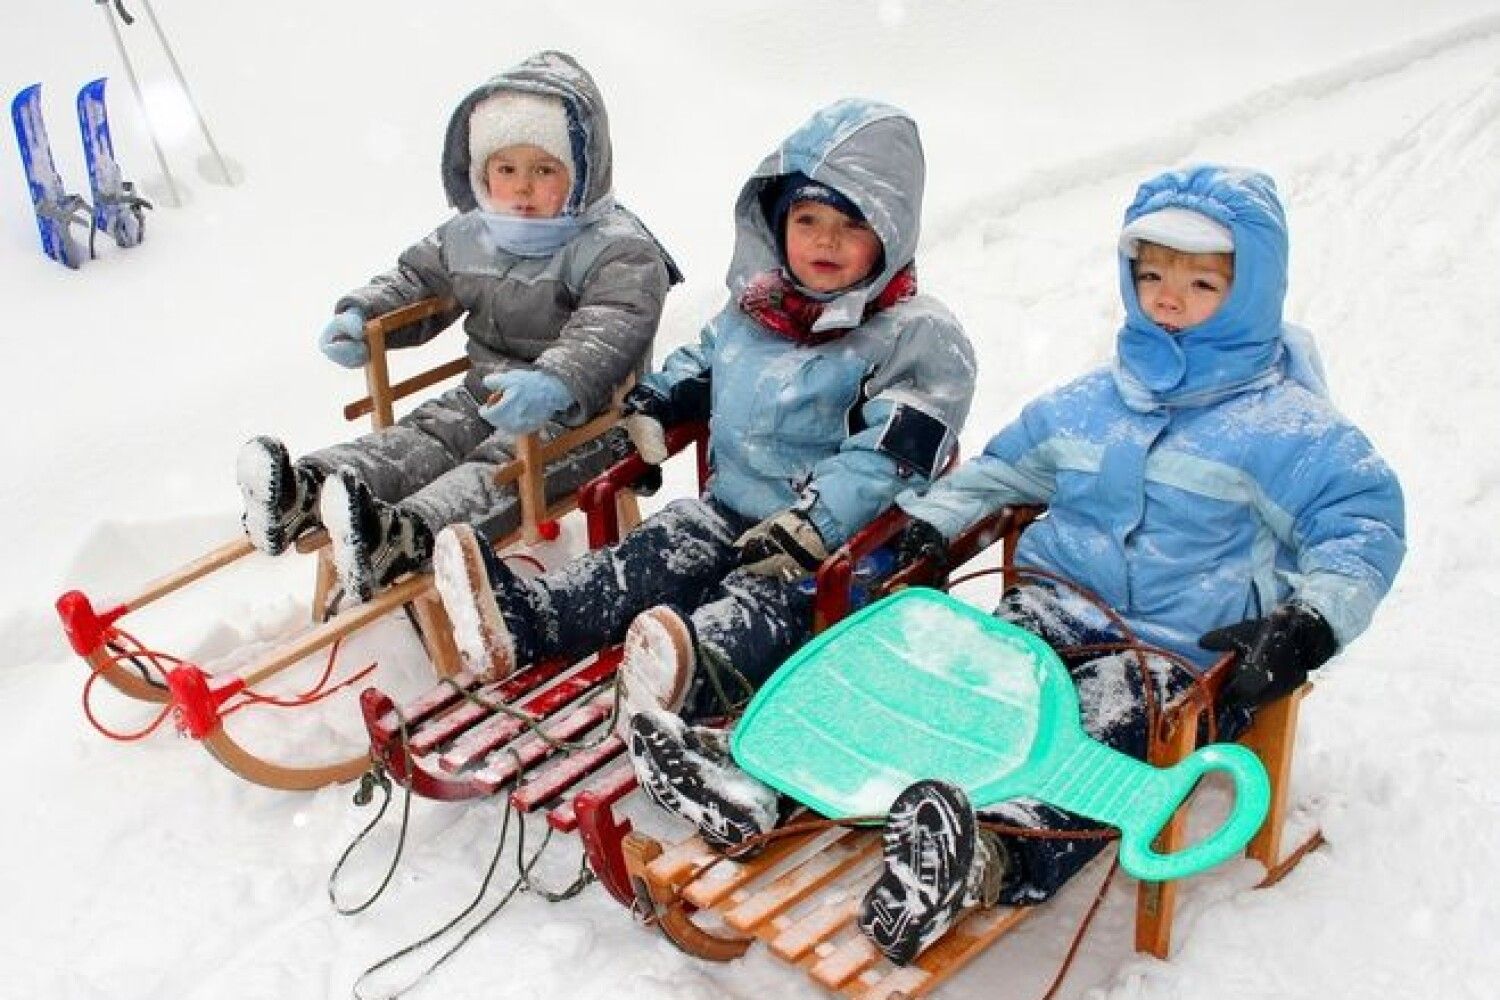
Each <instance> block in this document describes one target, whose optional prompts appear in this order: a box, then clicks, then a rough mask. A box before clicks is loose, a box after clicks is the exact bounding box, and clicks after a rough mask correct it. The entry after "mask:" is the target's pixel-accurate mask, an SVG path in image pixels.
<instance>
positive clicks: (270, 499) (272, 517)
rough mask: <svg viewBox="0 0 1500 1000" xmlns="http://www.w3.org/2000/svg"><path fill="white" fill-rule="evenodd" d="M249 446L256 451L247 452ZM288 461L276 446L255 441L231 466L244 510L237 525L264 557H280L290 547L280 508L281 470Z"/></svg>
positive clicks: (265, 441) (241, 451)
mask: <svg viewBox="0 0 1500 1000" xmlns="http://www.w3.org/2000/svg"><path fill="white" fill-rule="evenodd" d="M251 444H254V445H257V448H251V447H250V445H251ZM290 461H291V458H290V456H288V455H287V453H286V448H285V447H284V446H282V445H281V444H280V443H279V442H276V441H274V440H272V439H270V438H256V439H254V440H253V441H249V442H246V444H245V446H244V447H243V448H241V449H240V454H239V457H238V459H237V460H236V462H235V470H234V471H235V480H236V482H237V483H238V484H239V488H240V500H241V503H242V504H243V506H244V515H243V517H242V518H241V524H243V525H244V528H245V534H246V536H248V537H249V539H250V544H251V545H254V546H255V547H256V548H257V549H259V550H260V551H262V552H264V553H265V554H266V555H268V556H279V555H281V553H283V552H285V551H286V548H287V545H288V544H289V543H290V539H288V538H287V531H286V525H285V523H283V519H282V517H281V504H280V498H281V493H282V491H283V489H284V488H285V483H284V482H283V481H282V480H283V478H284V477H283V475H282V468H283V466H284V465H285V464H289V463H290ZM262 487H264V488H262Z"/></svg>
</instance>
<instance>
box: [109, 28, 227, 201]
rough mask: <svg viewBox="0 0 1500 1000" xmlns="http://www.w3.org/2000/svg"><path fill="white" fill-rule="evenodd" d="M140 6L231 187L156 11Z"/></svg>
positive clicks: (219, 156) (224, 164) (217, 147)
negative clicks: (143, 9) (144, 11)
mask: <svg viewBox="0 0 1500 1000" xmlns="http://www.w3.org/2000/svg"><path fill="white" fill-rule="evenodd" d="M116 2H119V0H116ZM141 6H142V7H143V8H145V10H146V17H147V19H149V20H150V21H151V28H152V30H154V31H155V32H156V39H157V41H159V42H160V43H161V50H162V51H163V52H165V53H166V54H167V62H168V63H169V64H170V65H171V67H172V75H173V76H175V77H177V86H179V87H181V88H182V96H183V97H186V98H187V101H188V104H189V105H190V106H191V107H192V109H193V117H194V118H196V119H198V131H200V132H202V133H203V139H204V141H205V142H207V143H208V148H209V151H210V152H212V153H213V154H214V159H215V160H217V161H218V163H219V172H220V173H221V174H223V175H224V183H225V184H227V185H229V186H230V187H233V186H234V177H233V176H232V175H231V174H230V172H229V164H228V163H225V162H224V154H223V153H220V152H219V146H218V144H217V143H215V142H214V137H213V136H212V135H210V134H209V131H208V123H207V122H205V121H204V120H203V112H202V111H200V110H199V109H198V102H197V101H196V100H194V99H193V92H192V91H191V90H190V89H188V82H187V78H186V77H184V76H183V75H182V67H181V66H179V65H177V56H176V55H175V54H174V53H173V51H172V46H171V45H170V44H168V42H167V36H166V34H165V33H163V32H162V30H161V22H160V21H158V20H157V19H156V11H154V10H152V8H151V0H141ZM122 9H123V8H122Z"/></svg>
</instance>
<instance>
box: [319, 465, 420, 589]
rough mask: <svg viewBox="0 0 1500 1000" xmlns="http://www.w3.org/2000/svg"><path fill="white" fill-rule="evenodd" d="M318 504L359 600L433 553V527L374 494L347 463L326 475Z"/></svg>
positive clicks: (339, 564)
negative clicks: (347, 467)
mask: <svg viewBox="0 0 1500 1000" xmlns="http://www.w3.org/2000/svg"><path fill="white" fill-rule="evenodd" d="M318 506H319V510H320V511H321V513H322V516H323V523H324V524H325V525H326V526H327V527H328V537H329V540H330V542H331V543H332V546H333V565H334V567H335V568H336V569H337V570H338V574H339V581H340V582H341V583H342V584H343V587H344V592H345V593H346V594H352V595H354V596H355V597H356V598H358V599H359V600H361V601H368V600H369V599H370V598H371V597H373V596H375V592H376V591H378V590H380V589H381V588H382V587H385V586H386V585H388V584H390V583H392V582H393V581H394V580H395V579H396V578H397V577H399V576H401V575H402V574H405V573H415V572H419V571H421V570H424V569H426V568H427V564H428V563H429V562H430V561H431V559H432V531H431V530H430V529H429V528H428V527H427V525H426V524H424V523H423V522H422V519H421V518H419V517H417V516H416V515H415V514H412V513H410V512H408V511H405V510H402V509H401V508H400V507H397V506H394V505H392V504H388V503H386V502H384V501H383V500H379V499H376V497H375V495H374V494H372V493H371V492H370V488H369V487H368V486H366V485H365V484H364V483H363V482H362V481H361V480H360V478H359V477H358V476H357V475H355V474H354V473H353V472H351V471H350V470H348V469H339V470H338V471H337V472H335V473H334V474H333V475H331V476H329V477H328V481H327V482H325V483H324V484H323V495H322V499H321V500H320V501H319V504H318Z"/></svg>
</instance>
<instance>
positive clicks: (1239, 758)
mask: <svg viewBox="0 0 1500 1000" xmlns="http://www.w3.org/2000/svg"><path fill="white" fill-rule="evenodd" d="M1211 771H1222V772H1224V773H1226V774H1228V775H1229V777H1230V779H1231V780H1232V781H1233V782H1234V806H1233V808H1231V809H1230V810H1229V815H1228V816H1226V817H1225V819H1224V823H1223V825H1221V826H1220V827H1219V828H1218V829H1217V830H1215V831H1214V832H1213V833H1211V834H1209V835H1208V836H1207V837H1206V838H1204V839H1203V840H1201V841H1199V842H1197V843H1195V844H1190V845H1189V846H1187V847H1184V848H1183V849H1182V850H1180V851H1174V852H1172V853H1171V854H1159V853H1157V851H1155V850H1154V849H1153V848H1152V847H1151V843H1152V841H1154V840H1155V839H1156V837H1157V835H1158V834H1159V833H1160V832H1161V831H1162V829H1163V828H1164V827H1165V826H1166V825H1167V823H1168V822H1169V821H1170V820H1171V819H1172V814H1173V813H1175V812H1176V811H1177V807H1178V806H1180V805H1181V804H1182V800H1183V799H1185V798H1187V796H1188V794H1189V793H1190V792H1192V790H1193V788H1194V786H1196V785H1197V783H1198V780H1199V779H1200V778H1202V777H1203V776H1204V775H1205V774H1208V773H1209V772H1211ZM1158 774H1159V775H1160V777H1161V781H1162V782H1163V785H1162V786H1159V787H1160V788H1161V790H1162V791H1164V792H1165V794H1162V795H1160V796H1153V797H1152V798H1153V799H1155V801H1152V802H1150V804H1149V806H1148V807H1147V808H1144V809H1142V810H1140V811H1139V812H1138V813H1137V814H1136V815H1134V816H1133V817H1132V818H1131V820H1132V821H1131V822H1130V823H1129V824H1128V825H1127V826H1125V827H1123V828H1122V829H1121V831H1120V865H1121V867H1123V868H1124V869H1125V870H1126V871H1127V872H1129V873H1130V874H1132V875H1134V876H1135V877H1136V878H1138V879H1142V880H1144V881H1148V882H1165V881H1167V880H1168V879H1175V878H1183V877H1184V876H1187V875H1192V874H1194V873H1196V872H1200V871H1203V870H1205V869H1207V868H1212V867H1213V866H1214V865H1216V864H1219V863H1220V862H1221V861H1226V860H1228V859H1229V858H1230V857H1232V856H1233V855H1234V854H1235V853H1237V852H1238V851H1240V850H1241V849H1243V848H1244V846H1245V845H1246V844H1248V843H1249V842H1250V838H1251V837H1253V836H1255V833H1256V831H1257V830H1259V829H1260V826H1261V824H1262V823H1263V822H1265V818H1266V811H1267V809H1268V808H1269V806H1270V802H1271V782H1270V779H1269V778H1267V777H1266V769H1265V766H1264V765H1262V764H1261V762H1260V758H1259V757H1257V756H1255V754H1254V753H1252V752H1251V751H1250V750H1248V749H1247V748H1245V747H1243V746H1240V745H1239V744H1236V743H1214V744H1211V745H1209V746H1206V747H1203V748H1202V749H1200V750H1196V751H1194V752H1193V753H1192V754H1190V755H1189V756H1188V757H1187V758H1186V759H1184V760H1182V761H1181V762H1179V763H1177V764H1176V765H1174V766H1172V767H1169V768H1165V769H1163V770H1161V771H1159V772H1158Z"/></svg>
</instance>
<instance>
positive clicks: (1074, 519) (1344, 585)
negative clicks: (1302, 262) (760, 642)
mask: <svg viewBox="0 0 1500 1000" xmlns="http://www.w3.org/2000/svg"><path fill="white" fill-rule="evenodd" d="M1173 205H1177V206H1182V207H1184V208H1190V209H1194V210H1196V211H1199V212H1202V213H1203V214H1205V215H1208V216H1210V217H1212V218H1214V219H1216V220H1218V221H1219V222H1222V223H1223V224H1224V225H1226V226H1228V227H1229V228H1230V230H1231V231H1232V233H1233V235H1234V245H1235V273H1234V281H1233V284H1232V286H1231V288H1230V293H1229V295H1228V296H1227V298H1226V299H1225V301H1224V303H1223V304H1222V305H1221V306H1220V308H1219V310H1218V311H1217V312H1216V313H1215V314H1214V315H1213V316H1211V317H1210V318H1209V319H1208V320H1207V321H1205V322H1204V323H1202V324H1199V325H1198V326H1195V327H1192V328H1190V329H1188V330H1186V331H1184V332H1183V333H1181V334H1180V335H1177V336H1173V335H1172V334H1169V333H1168V332H1166V331H1164V330H1162V329H1161V328H1160V327H1158V326H1156V325H1155V324H1154V323H1152V322H1151V321H1150V320H1149V319H1148V318H1146V316H1145V314H1144V313H1143V312H1142V311H1141V308H1140V303H1139V302H1138V300H1137V298H1136V294H1135V283H1134V280H1133V279H1132V276H1131V271H1130V261H1129V260H1128V259H1126V258H1125V257H1124V256H1123V255H1121V259H1120V288H1121V292H1122V294H1123V296H1124V300H1125V307H1126V319H1125V325H1124V327H1123V328H1122V329H1121V330H1120V332H1119V335H1118V340H1117V356H1116V359H1115V363H1114V365H1113V368H1112V369H1103V370H1098V371H1095V372H1092V373H1090V374H1087V375H1085V376H1083V377H1082V378H1080V379H1078V380H1076V381H1074V382H1072V383H1071V384H1069V385H1066V386H1064V387H1062V388H1061V389H1058V390H1056V391H1054V392H1052V393H1050V394H1048V395H1045V396H1043V397H1042V398H1040V399H1038V400H1036V401H1034V402H1033V403H1031V404H1030V405H1028V406H1027V407H1026V408H1025V409H1024V410H1023V412H1022V413H1021V415H1020V417H1019V418H1018V419H1017V420H1016V421H1015V422H1014V423H1012V424H1011V425H1010V426H1008V427H1006V428H1005V429H1003V430H1002V431H1001V432H1000V433H999V434H997V435H996V436H995V437H994V438H993V439H992V440H991V441H990V442H989V444H988V445H987V446H986V447H985V449H984V452H983V454H982V455H980V456H978V457H976V458H975V459H974V460H973V461H971V462H969V463H967V464H965V465H964V466H963V467H962V468H960V469H958V470H956V471H955V472H954V473H953V474H952V475H950V476H948V477H946V478H945V479H943V480H942V481H940V482H939V483H938V484H936V485H935V486H934V487H933V489H932V490H931V491H929V493H928V494H927V495H926V496H924V497H920V498H919V497H915V496H903V497H902V498H901V505H902V507H903V508H904V509H906V510H907V511H908V512H910V513H911V514H912V515H914V516H916V517H920V518H922V519H924V520H926V521H928V522H930V523H932V524H933V525H934V526H936V527H937V528H938V529H939V530H941V531H942V532H943V533H944V535H945V536H947V537H952V536H953V535H954V534H956V533H957V532H958V531H960V530H961V529H962V528H963V527H964V526H965V525H967V524H969V523H972V522H973V521H975V520H977V519H978V518H979V517H980V516H982V515H983V514H984V513H986V512H989V511H993V510H997V509H999V508H1000V507H1002V506H1004V505H1006V504H1012V503H1041V504H1046V505H1048V507H1049V510H1050V513H1049V515H1048V516H1047V517H1046V518H1045V519H1043V520H1042V521H1039V522H1037V523H1035V524H1034V525H1032V527H1031V528H1029V529H1028V530H1027V531H1026V533H1025V535H1024V536H1023V538H1022V540H1021V544H1020V548H1019V550H1018V552H1017V556H1016V560H1017V562H1018V563H1020V564H1023V565H1030V566H1037V567H1040V568H1042V569H1046V570H1050V571H1052V572H1054V573H1059V574H1062V575H1063V576H1065V577H1067V578H1069V579H1071V580H1073V581H1075V582H1077V583H1079V584H1082V585H1083V586H1085V587H1088V588H1089V589H1091V590H1093V591H1094V592H1095V593H1097V594H1098V595H1099V596H1101V597H1102V598H1103V599H1104V600H1105V601H1106V602H1108V603H1109V604H1110V605H1111V606H1112V607H1114V608H1115V609H1116V610H1118V611H1119V612H1121V614H1122V615H1123V616H1124V618H1125V619H1126V621H1127V622H1128V623H1129V624H1130V625H1131V626H1132V628H1134V629H1135V631H1136V632H1137V634H1138V635H1139V636H1140V638H1142V639H1143V640H1145V641H1146V642H1149V643H1153V644H1157V645H1161V646H1165V647H1166V648H1168V649H1172V650H1175V651H1177V652H1179V653H1182V654H1183V655H1185V656H1187V657H1189V658H1191V659H1192V660H1194V661H1197V662H1199V663H1205V662H1208V661H1209V660H1210V659H1211V658H1212V656H1213V655H1215V654H1211V653H1207V652H1205V651H1204V650H1202V649H1199V648H1198V645H1197V640H1198V638H1199V636H1200V635H1202V634H1203V633H1204V632H1205V631H1207V630H1209V629H1211V628H1215V627H1217V626H1220V625H1227V624H1230V623H1233V622H1238V621H1241V620H1243V619H1246V618H1253V617H1258V616H1261V615H1264V614H1265V613H1267V612H1268V611H1270V609H1271V608H1272V607H1273V606H1275V605H1276V604H1278V603H1281V602H1283V601H1286V600H1288V599H1292V598H1295V599H1298V600H1301V601H1304V602H1306V603H1307V604H1309V605H1311V606H1312V607H1314V608H1316V609H1317V610H1318V611H1319V612H1320V613H1321V614H1322V615H1323V616H1324V618H1326V619H1327V620H1328V622H1329V624H1330V625H1331V626H1332V627H1333V631H1334V634H1335V635H1336V636H1337V638H1338V641H1339V643H1340V645H1341V646H1342V645H1343V644H1346V643H1348V642H1349V641H1351V640H1352V639H1353V638H1354V637H1355V636H1357V635H1358V634H1359V633H1360V632H1361V631H1363V630H1364V628H1365V627H1366V625H1367V624H1368V623H1369V620H1370V617H1371V614H1372V613H1373V611H1374V608H1375V606H1376V604H1377V603H1378V602H1379V601H1380V599H1381V598H1382V597H1383V596H1384V595H1385V593H1386V591H1387V590H1389V588H1390V586H1391V581H1392V578H1393V577H1394V576H1395V574H1396V570H1397V568H1398V567H1399V566H1400V564H1401V560H1402V557H1403V555H1404V553H1405V542H1404V536H1405V528H1404V512H1403V501H1402V495H1401V489H1400V486H1399V484H1398V483H1397V481H1396V477H1395V475H1394V474H1393V473H1392V471H1391V469H1390V468H1389V467H1388V466H1387V465H1386V464H1385V462H1384V461H1382V460H1381V458H1380V457H1379V456H1378V455H1377V454H1376V453H1375V450H1374V448H1373V447H1372V446H1371V444H1370V442H1369V441H1368V440H1366V438H1365V437H1364V435H1363V434H1361V433H1360V432H1359V431H1358V430H1357V429H1356V428H1355V427H1354V426H1353V425H1352V424H1351V423H1350V422H1349V421H1348V420H1346V419H1345V418H1344V417H1343V416H1341V415H1340V414H1339V413H1338V411H1337V410H1335V409H1334V408H1333V406H1332V405H1331V404H1330V403H1329V402H1328V401H1327V400H1326V399H1325V398H1324V397H1323V396H1321V395H1319V394H1317V393H1316V392H1314V391H1310V390H1309V389H1308V388H1307V387H1306V386H1305V385H1303V384H1300V383H1299V382H1298V381H1297V380H1296V378H1294V377H1292V376H1291V374H1289V371H1288V370H1289V369H1291V368H1293V367H1295V366H1294V364H1293V361H1294V359H1293V357H1292V355H1291V354H1290V353H1289V352H1287V351H1286V350H1285V348H1284V346H1283V335H1284V331H1283V323H1282V318H1281V308H1282V299H1283V296H1284V294H1285V290H1286V272H1287V234H1286V223H1285V219H1284V216H1283V213H1282V209H1281V205H1280V203H1279V201H1278V199H1277V196H1276V190H1275V186H1274V184H1273V183H1272V181H1271V180H1270V178H1268V177H1266V176H1264V175H1261V174H1256V173H1250V172H1245V171H1237V170H1229V169H1224V168H1217V167H1198V168H1194V169H1190V170H1184V171H1181V172H1175V173H1170V174H1166V175H1163V176H1161V177H1159V178H1157V179H1155V180H1154V181H1151V182H1148V183H1147V184H1146V185H1143V186H1142V188H1141V189H1140V191H1139V193H1138V194H1137V197H1136V199H1135V201H1134V203H1133V204H1132V205H1131V206H1130V208H1129V209H1128V210H1127V212H1126V214H1125V221H1126V222H1127V223H1128V222H1129V221H1130V220H1132V219H1134V218H1136V217H1137V216H1139V215H1142V214H1145V213H1146V212H1151V211H1156V210H1157V209H1161V208H1165V207H1169V206H1173Z"/></svg>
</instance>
